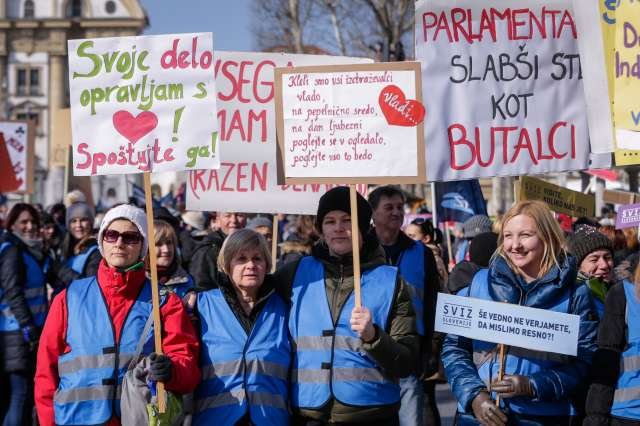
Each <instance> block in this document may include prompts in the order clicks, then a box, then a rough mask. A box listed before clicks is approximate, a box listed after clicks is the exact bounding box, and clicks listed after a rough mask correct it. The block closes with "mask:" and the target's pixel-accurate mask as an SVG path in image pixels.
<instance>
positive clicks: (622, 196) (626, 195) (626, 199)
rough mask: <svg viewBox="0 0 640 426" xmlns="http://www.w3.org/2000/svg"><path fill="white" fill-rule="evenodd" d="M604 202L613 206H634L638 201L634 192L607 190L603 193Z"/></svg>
mask: <svg viewBox="0 0 640 426" xmlns="http://www.w3.org/2000/svg"><path fill="white" fill-rule="evenodd" d="M602 201H604V202H605V203H611V204H632V203H634V202H635V201H636V194H635V193H633V192H625V191H614V190H612V189H605V190H604V191H603V192H602Z"/></svg>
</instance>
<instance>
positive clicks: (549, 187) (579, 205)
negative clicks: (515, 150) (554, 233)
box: [517, 176, 596, 217]
mask: <svg viewBox="0 0 640 426" xmlns="http://www.w3.org/2000/svg"><path fill="white" fill-rule="evenodd" d="M519 186H520V187H519V188H518V189H519V190H518V191H517V196H518V201H523V200H539V201H544V202H545V203H547V205H548V206H549V208H550V209H551V210H553V211H554V212H556V213H566V214H568V215H570V216H575V217H580V216H590V217H592V216H595V212H596V198H595V197H594V196H593V195H587V194H583V193H582V192H578V191H572V190H570V189H567V188H563V187H561V186H558V185H554V184H552V183H549V182H545V181H543V180H540V179H536V178H532V177H528V176H522V177H521V178H520V180H519Z"/></svg>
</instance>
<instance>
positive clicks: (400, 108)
mask: <svg viewBox="0 0 640 426" xmlns="http://www.w3.org/2000/svg"><path fill="white" fill-rule="evenodd" d="M378 103H379V104H380V108H382V113H383V114H384V117H385V118H386V119H387V123H389V124H391V125H395V126H406V127H413V126H417V125H418V124H420V123H422V121H423V120H424V116H425V113H426V112H425V110H424V105H422V104H421V103H420V102H418V101H416V100H415V99H409V100H407V99H406V98H405V96H404V92H403V91H402V89H401V88H399V87H398V86H395V85H393V84H390V85H388V86H387V87H385V88H384V89H382V91H381V92H380V96H379V97H378Z"/></svg>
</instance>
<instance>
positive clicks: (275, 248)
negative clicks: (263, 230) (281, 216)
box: [271, 213, 280, 273]
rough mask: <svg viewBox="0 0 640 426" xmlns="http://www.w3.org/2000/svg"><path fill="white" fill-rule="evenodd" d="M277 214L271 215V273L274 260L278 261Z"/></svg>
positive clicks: (274, 263) (274, 265) (274, 267)
mask: <svg viewBox="0 0 640 426" xmlns="http://www.w3.org/2000/svg"><path fill="white" fill-rule="evenodd" d="M279 233H280V232H279V229H278V214H277V213H276V214H274V215H273V231H271V235H272V238H273V239H272V241H271V273H274V272H275V271H276V262H277V261H278V234H279Z"/></svg>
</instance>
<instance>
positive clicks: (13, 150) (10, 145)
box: [0, 121, 35, 194]
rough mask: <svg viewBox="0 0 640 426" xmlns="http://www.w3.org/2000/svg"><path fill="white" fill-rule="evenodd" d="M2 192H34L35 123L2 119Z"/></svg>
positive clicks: (0, 186) (0, 149) (0, 143)
mask: <svg viewBox="0 0 640 426" xmlns="http://www.w3.org/2000/svg"><path fill="white" fill-rule="evenodd" d="M0 134H2V140H0V192H18V193H23V194H24V193H28V194H31V193H32V192H33V167H34V161H35V158H34V156H35V152H34V140H35V134H34V125H33V123H30V122H28V121H0Z"/></svg>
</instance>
